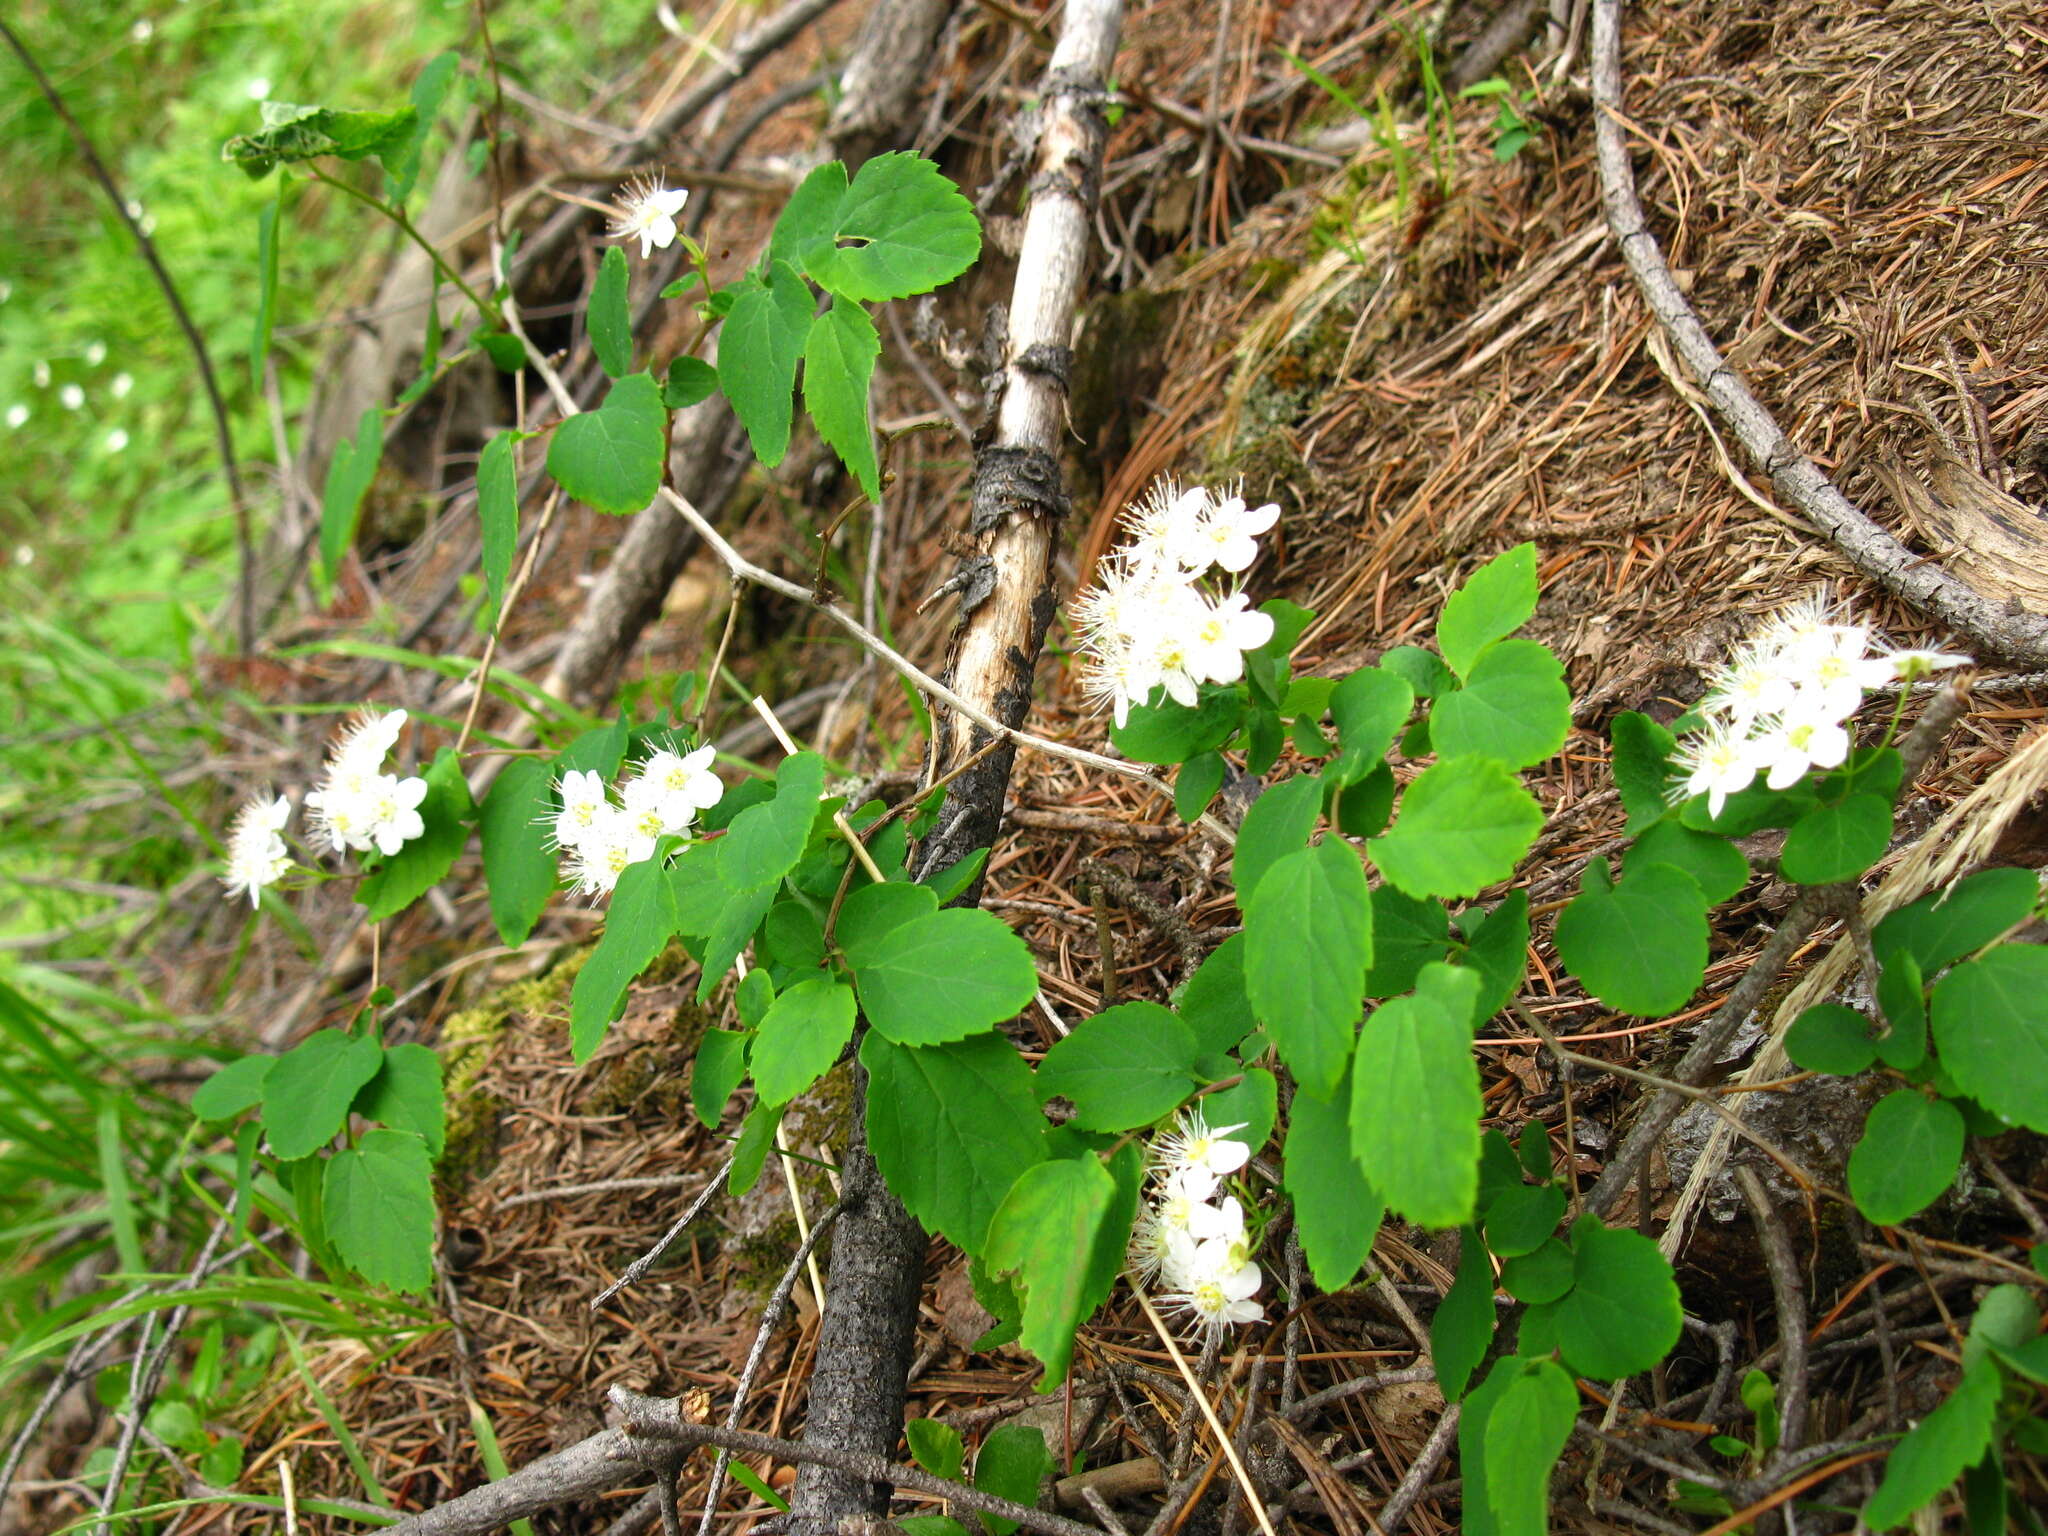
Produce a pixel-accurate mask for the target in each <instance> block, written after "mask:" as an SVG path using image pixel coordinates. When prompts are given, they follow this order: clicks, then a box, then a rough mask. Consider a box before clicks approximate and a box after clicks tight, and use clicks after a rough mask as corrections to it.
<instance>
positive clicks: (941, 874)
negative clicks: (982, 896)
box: [917, 848, 988, 906]
mask: <svg viewBox="0 0 2048 1536" xmlns="http://www.w3.org/2000/svg"><path fill="white" fill-rule="evenodd" d="M987 863H988V850H987V849H986V848H977V849H975V850H974V851H973V852H972V853H970V854H968V855H967V856H966V857H964V858H961V859H956V860H955V861H954V862H953V863H951V864H948V865H947V866H946V867H945V868H944V869H941V870H938V871H936V872H934V873H932V874H929V875H926V876H925V877H924V878H923V879H922V880H920V881H918V882H917V883H918V884H919V885H921V886H923V887H924V888H925V889H926V890H928V891H930V892H931V893H932V894H933V895H934V896H936V897H938V899H939V905H940V906H944V905H946V903H948V902H950V901H953V900H955V899H956V898H958V897H961V896H964V895H966V894H967V888H968V887H969V886H971V885H973V884H974V882H975V881H976V880H978V879H979V878H980V877H981V871H982V869H983V867H984V866H985V865H986V864H987Z"/></svg>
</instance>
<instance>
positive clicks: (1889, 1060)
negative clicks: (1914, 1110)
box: [1877, 949, 1927, 1072]
mask: <svg viewBox="0 0 2048 1536" xmlns="http://www.w3.org/2000/svg"><path fill="white" fill-rule="evenodd" d="M1877 1006H1878V1010H1879V1014H1880V1016H1881V1017H1882V1018H1883V1020H1884V1022H1885V1023H1886V1024H1888V1025H1890V1026H1891V1028H1890V1032H1889V1033H1888V1034H1886V1035H1885V1036H1884V1037H1883V1038H1882V1039H1881V1040H1879V1041H1878V1042H1877V1059H1878V1060H1879V1061H1882V1062H1883V1063H1884V1064H1885V1065H1886V1066H1888V1067H1896V1068H1898V1069H1899V1070H1900V1071H1901V1072H1910V1071H1912V1070H1913V1069H1914V1068H1915V1067H1918V1066H1919V1065H1920V1064H1921V1063H1922V1062H1923V1061H1925V1060H1926V1059H1927V985H1926V982H1925V980H1924V978H1922V976H1921V975H1920V967H1919V966H1918V965H1917V964H1916V963H1914V960H1913V956H1912V953H1911V951H1909V950H1903V949H1902V950H1894V951H1893V952H1892V953H1891V954H1889V955H1887V956H1886V957H1885V960H1884V965H1883V966H1882V968H1881V969H1880V970H1879V971H1878V973H1877Z"/></svg>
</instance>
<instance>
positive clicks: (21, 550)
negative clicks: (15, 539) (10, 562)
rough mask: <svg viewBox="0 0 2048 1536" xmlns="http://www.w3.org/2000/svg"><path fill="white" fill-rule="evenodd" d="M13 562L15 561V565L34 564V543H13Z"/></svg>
mask: <svg viewBox="0 0 2048 1536" xmlns="http://www.w3.org/2000/svg"><path fill="white" fill-rule="evenodd" d="M14 563H15V564H16V565H34V564H35V563H36V547H35V545H33V544H17V545H15V546H14Z"/></svg>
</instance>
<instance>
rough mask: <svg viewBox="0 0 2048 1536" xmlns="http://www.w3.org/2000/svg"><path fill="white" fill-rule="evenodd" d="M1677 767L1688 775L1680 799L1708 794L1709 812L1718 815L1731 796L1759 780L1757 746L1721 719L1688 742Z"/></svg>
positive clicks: (1691, 737) (1679, 754) (1680, 755)
mask: <svg viewBox="0 0 2048 1536" xmlns="http://www.w3.org/2000/svg"><path fill="white" fill-rule="evenodd" d="M1677 766H1678V770H1679V772H1680V773H1682V774H1684V775H1685V778H1684V780H1683V781H1682V783H1681V786H1680V789H1679V791H1678V796H1677V797H1678V798H1679V799H1680V800H1690V799H1691V798H1692V797H1693V796H1694V795H1705V796H1706V797H1707V811H1708V813H1709V814H1710V815H1714V816H1718V815H1720V814H1721V807H1722V806H1723V805H1724V804H1725V803H1726V802H1727V799H1728V797H1729V796H1730V795H1732V794H1736V793H1738V792H1740V791H1741V790H1745V789H1747V788H1749V785H1750V781H1751V780H1752V779H1754V778H1755V777H1756V770H1757V761H1756V749H1755V744H1754V743H1753V742H1751V741H1750V740H1749V739H1748V738H1747V737H1745V736H1744V735H1743V734H1742V733H1741V732H1740V731H1738V730H1736V729H1735V728H1734V727H1733V726H1732V725H1731V724H1730V723H1729V722H1728V721H1726V720H1717V721H1714V722H1713V723H1711V724H1709V725H1708V726H1707V728H1706V729H1705V730H1703V731H1701V732H1699V733H1698V734H1697V735H1693V736H1688V737H1687V738H1686V739H1685V744H1684V745H1683V746H1682V747H1681V748H1679V753H1678V764H1677Z"/></svg>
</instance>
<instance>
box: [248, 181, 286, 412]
mask: <svg viewBox="0 0 2048 1536" xmlns="http://www.w3.org/2000/svg"><path fill="white" fill-rule="evenodd" d="M290 185H291V184H290V183H289V182H287V181H286V180H284V178H283V177H279V178H278V183H277V196H276V197H275V198H273V199H272V200H271V201H269V202H267V203H265V204H264V205H263V206H262V208H260V209H259V210H257V214H256V324H255V327H254V329H253V330H252V331H251V333H250V336H249V387H250V388H251V389H253V390H256V391H258V392H259V393H260V392H261V391H262V389H263V365H264V363H266V362H267V361H269V358H270V333H271V330H272V328H273V326H274V325H275V323H276V319H277V216H278V214H279V213H280V212H281V211H282V210H283V208H284V197H285V189H286V188H287V187H288V186H290Z"/></svg>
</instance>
